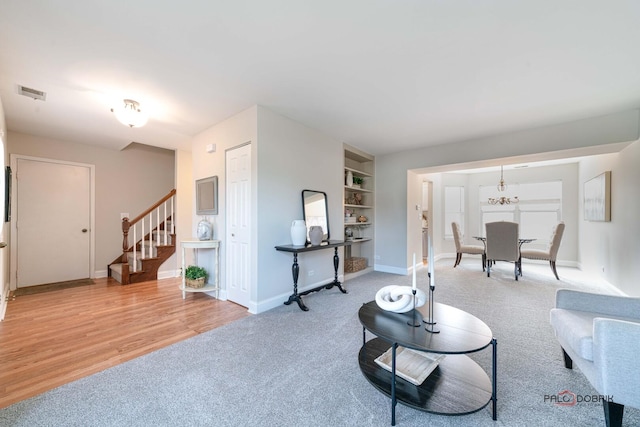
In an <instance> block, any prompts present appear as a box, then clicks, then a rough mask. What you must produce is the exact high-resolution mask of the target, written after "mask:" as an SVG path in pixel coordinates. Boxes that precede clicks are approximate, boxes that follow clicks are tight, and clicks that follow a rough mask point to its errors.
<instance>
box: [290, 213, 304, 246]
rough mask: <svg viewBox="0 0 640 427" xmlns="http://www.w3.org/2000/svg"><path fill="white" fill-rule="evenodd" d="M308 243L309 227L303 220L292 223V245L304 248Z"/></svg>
mask: <svg viewBox="0 0 640 427" xmlns="http://www.w3.org/2000/svg"><path fill="white" fill-rule="evenodd" d="M305 243H307V226H306V225H305V223H304V220H303V219H295V220H293V222H292V223H291V244H292V245H293V246H303V245H304V244H305Z"/></svg>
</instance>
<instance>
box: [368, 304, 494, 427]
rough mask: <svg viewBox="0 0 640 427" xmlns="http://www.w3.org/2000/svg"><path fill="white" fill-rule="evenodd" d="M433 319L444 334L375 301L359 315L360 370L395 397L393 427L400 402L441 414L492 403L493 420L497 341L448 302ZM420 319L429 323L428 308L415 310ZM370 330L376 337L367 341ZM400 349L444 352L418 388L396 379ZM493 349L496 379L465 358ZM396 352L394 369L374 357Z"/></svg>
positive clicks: (438, 307) (409, 314)
mask: <svg viewBox="0 0 640 427" xmlns="http://www.w3.org/2000/svg"><path fill="white" fill-rule="evenodd" d="M433 307H434V311H433V320H434V321H435V322H437V325H438V328H439V330H440V333H438V334H432V333H430V332H427V331H426V330H425V324H424V323H422V322H421V323H422V325H421V326H418V327H413V326H410V325H408V324H407V321H409V320H411V319H412V317H413V311H409V312H407V313H394V312H390V311H385V310H383V309H381V308H380V307H378V305H377V304H376V302H375V301H371V302H368V303H366V304H364V305H363V306H362V307H361V308H360V310H359V312H358V317H359V318H360V323H361V324H362V348H361V349H360V353H359V356H358V361H359V364H360V370H361V371H362V373H363V374H364V376H365V378H367V380H368V381H369V382H370V383H371V384H372V385H373V386H374V387H375V388H376V389H378V390H379V391H380V392H382V393H383V394H386V395H387V396H389V397H390V398H391V425H395V422H396V412H395V411H396V404H397V402H400V403H402V404H404V405H406V406H409V407H412V408H415V409H419V410H421V411H426V412H431V413H435V414H442V415H462V414H470V413H473V412H476V411H479V410H480V409H482V408H484V407H485V406H487V405H488V404H489V402H492V412H493V419H494V420H497V412H496V358H497V342H496V339H495V338H493V335H492V333H491V329H489V327H488V326H487V325H486V324H485V323H484V322H482V321H481V320H480V319H478V318H477V317H475V316H473V315H471V314H469V313H467V312H465V311H462V310H459V309H457V308H455V307H451V306H449V305H445V304H439V303H434V304H433ZM417 310H418V313H417V317H418V318H419V319H427V318H428V313H429V311H428V310H429V308H428V305H424V306H422V307H420V308H418V309H417ZM366 331H369V332H370V333H372V334H374V335H376V337H377V338H374V339H372V340H369V341H366ZM398 346H403V347H406V348H411V349H414V350H420V351H427V352H431V353H438V354H444V355H446V357H445V358H444V359H443V360H442V361H440V363H439V364H438V366H437V367H436V369H435V370H434V371H433V372H432V373H431V374H430V375H429V376H428V377H427V378H426V379H425V380H424V382H423V383H422V384H421V385H419V386H416V385H414V384H412V383H410V382H409V381H405V380H404V379H402V378H398V377H396V375H395V373H396V370H395V369H396V351H397V348H398ZM489 346H492V347H493V354H492V356H493V357H492V378H491V380H490V379H489V376H488V375H487V373H486V372H485V371H484V370H483V369H482V368H481V367H480V365H478V364H477V363H476V362H475V361H473V360H472V359H471V358H469V357H468V356H467V355H466V354H468V353H474V352H477V351H480V350H483V349H485V348H487V347H489ZM389 348H391V351H392V371H391V372H389V371H388V370H386V369H384V368H382V367H381V366H379V365H378V364H377V363H376V362H375V359H376V358H377V357H378V356H380V355H381V354H383V353H384V352H386V351H387V350H389Z"/></svg>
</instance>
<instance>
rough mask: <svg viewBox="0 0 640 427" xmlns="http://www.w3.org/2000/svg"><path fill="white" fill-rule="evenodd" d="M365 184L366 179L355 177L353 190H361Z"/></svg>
mask: <svg viewBox="0 0 640 427" xmlns="http://www.w3.org/2000/svg"><path fill="white" fill-rule="evenodd" d="M363 182H364V179H362V178H361V177H359V176H354V177H353V185H352V187H353V188H361V187H362V183H363Z"/></svg>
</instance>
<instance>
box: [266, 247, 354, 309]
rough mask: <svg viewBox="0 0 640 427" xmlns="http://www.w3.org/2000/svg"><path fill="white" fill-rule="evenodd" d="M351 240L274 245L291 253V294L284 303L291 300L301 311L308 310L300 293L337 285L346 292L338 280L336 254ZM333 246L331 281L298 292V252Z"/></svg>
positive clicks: (287, 303) (279, 249)
mask: <svg viewBox="0 0 640 427" xmlns="http://www.w3.org/2000/svg"><path fill="white" fill-rule="evenodd" d="M350 245H351V242H345V241H342V240H329V241H328V242H322V243H321V244H319V245H316V246H312V245H311V244H306V245H304V246H296V245H279V246H276V250H278V251H283V252H291V253H293V265H292V266H291V275H292V276H293V294H291V296H290V297H289V299H288V300H287V301H285V303H284V304H285V305H289V304H291V303H292V302H293V301H295V302H297V303H298V306H299V307H300V309H301V310H303V311H309V307H307V306H306V305H304V302H303V301H302V295H307V294H310V293H311V292H317V291H319V290H322V289H331V288H332V287H334V286H337V287H338V289H340V291H341V292H342V293H343V294H346V293H347V291H346V290H345V289H344V288H343V287H342V284H341V283H340V281H338V266H339V265H340V257H339V256H338V248H339V247H341V246H350ZM330 248H334V252H333V269H334V271H335V275H334V277H333V282H329V283H327V284H326V285H321V286H318V287H317V288H313V289H309V290H308V291H304V292H301V293H298V275H299V274H300V266H299V265H298V254H299V253H303V252H311V251H319V250H323V249H330Z"/></svg>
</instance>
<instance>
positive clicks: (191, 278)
mask: <svg viewBox="0 0 640 427" xmlns="http://www.w3.org/2000/svg"><path fill="white" fill-rule="evenodd" d="M206 279H207V270H205V269H204V268H202V267H199V266H197V265H190V266H188V267H187V269H186V270H185V271H184V280H185V284H186V285H187V286H189V287H190V288H202V287H204V283H205V281H206Z"/></svg>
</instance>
